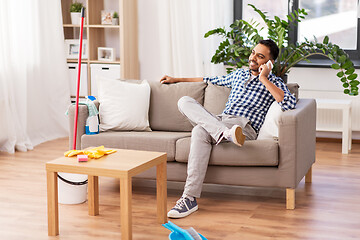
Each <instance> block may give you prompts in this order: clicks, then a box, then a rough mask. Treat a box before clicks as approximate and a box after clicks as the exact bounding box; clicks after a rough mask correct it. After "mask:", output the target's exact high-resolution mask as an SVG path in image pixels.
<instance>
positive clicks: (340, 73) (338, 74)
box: [336, 71, 344, 78]
mask: <svg viewBox="0 0 360 240" xmlns="http://www.w3.org/2000/svg"><path fill="white" fill-rule="evenodd" d="M336 76H338V77H339V78H341V77H342V76H344V72H342V71H341V72H338V73H337V74H336Z"/></svg>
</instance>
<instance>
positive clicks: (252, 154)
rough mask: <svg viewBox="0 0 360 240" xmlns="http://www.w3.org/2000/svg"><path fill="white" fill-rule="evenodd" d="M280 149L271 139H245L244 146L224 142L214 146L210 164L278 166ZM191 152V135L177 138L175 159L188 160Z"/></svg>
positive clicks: (179, 160)
mask: <svg viewBox="0 0 360 240" xmlns="http://www.w3.org/2000/svg"><path fill="white" fill-rule="evenodd" d="M278 151H279V150H278V143H277V141H275V140H269V139H264V140H254V141H245V144H244V146H242V147H238V146H236V145H235V144H233V143H231V142H223V143H220V144H219V145H214V146H213V148H212V151H211V155H210V161H209V165H218V166H277V165H278V163H279V161H278V155H279V153H278ZM189 152H190V137H187V138H182V139H179V140H177V142H176V155H175V160H176V161H177V162H187V161H188V156H189ZM265 153H266V154H265Z"/></svg>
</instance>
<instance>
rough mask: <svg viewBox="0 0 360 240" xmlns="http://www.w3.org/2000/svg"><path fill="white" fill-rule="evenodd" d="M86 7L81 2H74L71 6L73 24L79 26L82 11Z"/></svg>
mask: <svg viewBox="0 0 360 240" xmlns="http://www.w3.org/2000/svg"><path fill="white" fill-rule="evenodd" d="M83 7H84V5H83V4H82V3H80V2H74V3H72V4H71V5H70V14H71V24H73V25H79V24H80V18H81V9H82V8H83Z"/></svg>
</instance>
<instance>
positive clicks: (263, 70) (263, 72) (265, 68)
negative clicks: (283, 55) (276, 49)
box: [259, 60, 273, 78]
mask: <svg viewBox="0 0 360 240" xmlns="http://www.w3.org/2000/svg"><path fill="white" fill-rule="evenodd" d="M272 68H273V63H272V62H271V60H269V61H267V62H266V63H265V64H263V65H261V66H260V67H259V71H260V77H261V76H264V77H266V78H268V76H269V74H270V73H271V69H272Z"/></svg>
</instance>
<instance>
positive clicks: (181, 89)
mask: <svg viewBox="0 0 360 240" xmlns="http://www.w3.org/2000/svg"><path fill="white" fill-rule="evenodd" d="M149 84H150V87H151V94H150V109H149V121H150V127H151V129H152V130H160V131H179V132H182V131H191V129H192V128H193V126H192V125H191V124H190V122H189V121H188V120H187V118H186V117H185V116H183V115H182V114H181V113H180V112H179V110H178V106H177V102H178V100H179V99H180V98H181V97H182V96H190V97H192V98H194V99H195V100H197V101H198V102H199V103H200V104H201V105H202V104H203V102H204V89H205V87H206V83H203V82H193V83H184V82H180V83H175V84H161V83H160V82H155V81H150V82H149Z"/></svg>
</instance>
